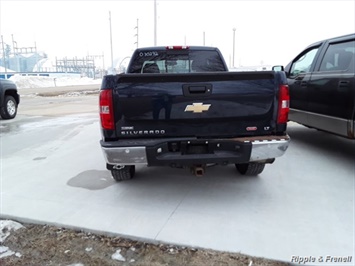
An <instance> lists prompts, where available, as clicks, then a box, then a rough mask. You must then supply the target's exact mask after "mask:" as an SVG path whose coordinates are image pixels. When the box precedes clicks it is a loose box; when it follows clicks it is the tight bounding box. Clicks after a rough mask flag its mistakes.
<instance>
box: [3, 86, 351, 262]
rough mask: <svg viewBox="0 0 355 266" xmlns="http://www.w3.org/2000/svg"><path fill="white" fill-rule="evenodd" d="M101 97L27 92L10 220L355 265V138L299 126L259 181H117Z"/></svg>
mask: <svg viewBox="0 0 355 266" xmlns="http://www.w3.org/2000/svg"><path fill="white" fill-rule="evenodd" d="M52 91H53V90H52ZM97 100H98V96H97V95H89V96H82V97H79V96H77V97H75V96H73V97H38V96H34V95H33V93H32V94H31V93H29V94H27V95H26V94H23V97H22V102H21V106H20V108H19V112H18V116H17V117H16V119H14V120H0V136H1V142H0V144H1V149H0V150H1V170H0V175H1V191H0V192H1V198H0V199H1V203H0V215H1V218H9V219H13V220H17V221H20V222H34V223H41V224H42V223H43V224H53V225H59V226H65V227H71V228H77V229H84V230H88V231H92V232H99V233H107V234H114V235H120V236H126V237H130V238H132V239H139V240H146V241H151V242H164V243H171V244H178V245H183V246H193V247H202V248H211V249H216V250H222V251H231V252H241V253H244V254H248V255H253V256H260V257H265V258H270V259H277V260H283V261H288V262H294V263H295V264H297V258H298V259H300V258H305V257H312V258H316V262H315V263H311V264H312V265H340V264H339V263H334V260H333V262H332V261H330V260H329V261H328V263H326V262H322V263H320V262H319V261H318V259H319V258H320V257H323V258H326V257H327V256H330V257H331V258H339V257H347V256H352V262H350V263H341V265H354V259H355V258H354V235H355V234H354V206H355V204H354V191H355V185H354V174H355V171H354V170H355V164H354V160H355V143H354V141H352V140H347V139H344V138H341V137H338V136H334V135H330V134H326V133H323V132H319V131H316V130H313V129H308V128H306V127H303V126H301V125H298V124H295V123H289V127H288V129H289V130H288V132H289V135H290V136H291V139H292V140H291V145H290V147H289V149H288V150H287V152H286V154H285V155H284V156H283V157H281V158H278V159H276V161H275V162H274V163H273V164H271V165H267V166H266V168H265V170H264V172H263V173H262V174H261V175H259V176H258V177H245V176H241V175H239V174H238V173H237V171H236V169H235V167H234V166H232V165H230V166H214V167H209V168H208V169H207V171H206V173H205V175H204V176H202V177H196V176H193V175H191V173H190V172H189V171H188V170H186V169H185V170H184V169H172V168H159V167H138V169H137V173H136V176H135V178H134V179H132V180H129V181H125V182H120V183H117V182H115V181H113V179H112V178H111V176H110V172H109V171H107V170H106V168H105V161H104V158H103V155H102V152H101V149H100V145H99V140H100V126H99V121H98V120H99V118H98V114H97V109H98V108H97ZM81 105H82V106H83V107H81Z"/></svg>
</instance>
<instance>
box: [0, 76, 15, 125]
mask: <svg viewBox="0 0 355 266" xmlns="http://www.w3.org/2000/svg"><path fill="white" fill-rule="evenodd" d="M19 103H20V95H19V94H18V93H17V87H16V84H15V83H13V82H12V81H10V80H6V79H1V78H0V115H1V118H2V119H12V118H15V116H16V114H17V106H18V105H19Z"/></svg>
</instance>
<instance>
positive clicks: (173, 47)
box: [166, 46, 189, 50]
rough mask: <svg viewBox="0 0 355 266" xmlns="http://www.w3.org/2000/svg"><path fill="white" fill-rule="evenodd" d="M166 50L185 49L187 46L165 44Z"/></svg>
mask: <svg viewBox="0 0 355 266" xmlns="http://www.w3.org/2000/svg"><path fill="white" fill-rule="evenodd" d="M166 49H167V50H187V49H189V46H167V47H166Z"/></svg>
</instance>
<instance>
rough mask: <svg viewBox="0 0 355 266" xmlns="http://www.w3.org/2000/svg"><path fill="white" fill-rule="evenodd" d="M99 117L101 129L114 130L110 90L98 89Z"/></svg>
mask: <svg viewBox="0 0 355 266" xmlns="http://www.w3.org/2000/svg"><path fill="white" fill-rule="evenodd" d="M99 106H100V119H101V126H102V128H103V129H108V130H114V129H115V121H114V116H113V102H112V90H102V91H100V104H99Z"/></svg>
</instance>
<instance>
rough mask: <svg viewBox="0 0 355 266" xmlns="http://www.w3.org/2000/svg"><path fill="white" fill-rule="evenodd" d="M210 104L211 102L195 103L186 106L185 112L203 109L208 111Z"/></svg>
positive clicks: (200, 111)
mask: <svg viewBox="0 0 355 266" xmlns="http://www.w3.org/2000/svg"><path fill="white" fill-rule="evenodd" d="M210 106H211V105H210V104H203V103H193V104H192V105H191V104H189V105H187V106H186V108H185V112H193V113H202V112H203V111H208V109H210Z"/></svg>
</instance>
